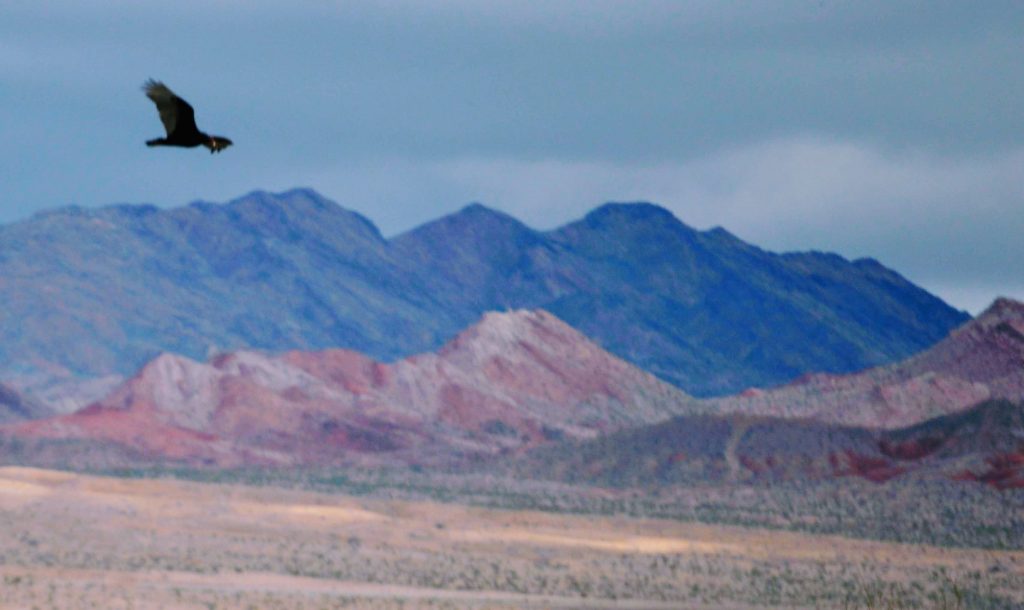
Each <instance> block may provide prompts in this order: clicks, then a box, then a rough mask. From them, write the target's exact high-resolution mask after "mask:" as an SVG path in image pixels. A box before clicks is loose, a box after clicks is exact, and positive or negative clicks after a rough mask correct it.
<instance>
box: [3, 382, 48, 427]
mask: <svg viewBox="0 0 1024 610" xmlns="http://www.w3.org/2000/svg"><path fill="white" fill-rule="evenodd" d="M52 414H53V413H52V412H51V411H50V410H49V409H47V408H46V406H45V405H43V404H41V403H39V402H38V401H35V400H32V399H30V398H25V397H24V396H22V395H21V394H19V393H18V392H16V391H15V390H14V389H12V388H9V387H7V386H5V385H4V384H2V383H0V424H4V423H8V422H15V421H20V420H23V419H36V418H40V417H46V416H47V415H52Z"/></svg>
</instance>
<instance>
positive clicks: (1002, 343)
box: [711, 299, 1024, 428]
mask: <svg viewBox="0 0 1024 610" xmlns="http://www.w3.org/2000/svg"><path fill="white" fill-rule="evenodd" d="M995 398H1003V399H1007V400H1014V401H1021V400H1024V303H1020V302H1017V301H1012V300H1010V299H998V300H996V301H995V303H993V304H992V305H991V306H990V307H989V308H988V309H987V310H986V311H985V312H984V313H982V314H981V315H980V316H979V317H978V318H977V319H975V320H972V321H971V322H968V323H967V324H964V325H963V326H962V327H960V328H959V329H957V330H955V331H953V332H952V333H951V334H950V336H949V337H947V338H946V339H944V340H943V341H941V342H939V343H938V344H936V345H935V346H934V347H932V348H931V349H928V350H926V351H924V352H922V353H921V354H918V355H917V356H914V357H913V358H910V359H908V360H904V361H903V362H900V363H897V364H894V365H890V366H885V367H879V368H874V369H869V370H867V371H864V372H862V373H857V374H853V375H826V374H815V375H807V376H805V377H802V378H801V379H799V380H797V381H794V382H793V383H791V384H788V385H785V386H781V387H778V388H774V389H770V390H752V391H747V392H743V393H742V394H739V395H736V396H730V397H726V398H722V399H717V400H715V401H711V405H713V408H714V410H716V411H718V412H722V413H749V414H757V415H773V416H781V417H811V418H814V419H817V420H819V421H822V422H828V423H837V424H845V425H856V426H868V427H881V428H898V427H902V426H908V425H912V424H915V423H918V422H922V421H925V420H927V419H930V418H933V417H938V416H942V415H947V414H950V413H956V412H959V411H962V410H964V409H966V408H968V407H971V406H973V405H975V404H978V403H979V402H982V401H984V400H988V399H995Z"/></svg>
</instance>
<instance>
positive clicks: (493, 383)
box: [0, 311, 698, 466]
mask: <svg viewBox="0 0 1024 610" xmlns="http://www.w3.org/2000/svg"><path fill="white" fill-rule="evenodd" d="M697 404H698V403H697V402H696V401H695V400H694V399H692V398H690V397H689V396H687V395H686V394H684V393H683V392H682V391H680V390H678V389H677V388H675V387H673V386H671V385H669V384H667V383H664V382H662V381H660V380H658V379H657V378H655V377H654V376H653V375H651V374H649V373H646V372H643V371H641V370H639V369H637V368H636V367H634V366H632V365H630V364H628V363H626V362H625V361H623V360H621V359H619V358H616V357H614V356H612V355H610V354H609V353H607V352H605V351H604V350H602V349H601V348H600V347H598V346H597V345H596V344H594V343H593V342H591V341H590V340H588V339H587V338H586V337H584V336H583V335H582V334H580V333H579V332H577V331H576V330H574V329H573V328H571V327H570V326H568V325H567V324H565V323H563V322H562V321H560V320H559V319H557V318H555V317H554V316H552V315H551V314H549V313H547V312H545V311H513V312H506V313H488V314H486V315H485V316H484V317H483V319H482V320H481V321H479V322H478V323H477V324H476V325H474V326H472V327H470V328H469V329H467V330H465V331H463V332H462V333H461V334H460V335H458V336H457V337H456V338H455V339H454V340H452V341H451V342H450V343H448V344H447V345H445V346H443V347H442V348H441V349H440V350H439V351H438V352H437V353H426V354H421V355H417V356H413V357H410V358H407V359H404V360H401V361H398V362H395V363H392V364H384V363H381V362H377V361H374V360H372V359H370V358H368V357H366V356H363V355H361V354H359V353H356V352H351V351H345V350H327V351H321V352H300V351H293V352H287V353H284V354H281V355H268V354H264V353H260V352H254V351H241V352H234V353H226V354H222V355H219V356H217V357H215V358H213V359H212V360H210V361H209V362H207V363H200V362H196V361H193V360H190V359H188V358H184V357H181V356H177V355H173V354H163V355H161V356H159V357H157V358H156V359H154V360H152V361H150V362H149V363H148V364H146V365H145V366H144V367H143V368H142V369H141V370H140V371H139V372H138V373H137V374H136V375H135V376H134V377H133V378H131V379H129V380H128V381H127V382H125V383H124V384H123V385H121V386H120V387H118V388H117V389H116V390H114V391H113V392H112V393H110V394H109V395H108V396H107V397H106V398H104V399H103V400H100V401H98V402H96V403H94V404H92V405H90V406H89V407H86V408H85V409H83V410H81V411H78V412H76V413H73V414H70V415H64V416H60V417H52V418H48V419H41V420H35V421H28V422H21V423H18V424H12V425H8V426H4V427H0V434H2V435H4V436H8V437H13V438H17V439H18V440H19V441H22V442H36V443H46V442H49V441H56V442H84V443H86V444H91V445H92V446H94V447H105V448H109V447H116V448H118V450H120V451H123V452H125V453H124V454H123V455H131V456H134V457H135V458H138V459H141V460H144V461H180V462H184V463H193V464H195V463H205V464H209V465H217V466H238V465H247V464H275V465H295V464H326V463H340V462H346V463H368V464H375V463H376V464H380V463H401V464H438V463H447V462H450V461H452V460H456V459H463V458H467V457H473V456H488V455H498V454H502V453H516V452H520V451H522V450H525V449H527V448H530V447H534V446H537V445H539V444H542V443H544V442H546V441H552V440H558V439H562V438H569V439H586V438H592V437H595V436H597V435H599V434H602V433H606V432H611V431H615V430H620V429H624V428H628V427H632V426H637V425H643V424H650V423H655V422H658V421H664V420H666V419H668V418H669V417H671V416H673V415H678V414H683V413H690V412H694V411H695V410H696V409H697V406H696V405H697Z"/></svg>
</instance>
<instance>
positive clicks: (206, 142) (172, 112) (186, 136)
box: [142, 79, 232, 154]
mask: <svg viewBox="0 0 1024 610" xmlns="http://www.w3.org/2000/svg"><path fill="white" fill-rule="evenodd" d="M142 90H143V91H145V92H146V97H148V98H149V99H151V100H153V103H154V104H156V109H157V110H158V111H160V122H162V123H163V124H164V129H166V130H167V137H166V138H156V139H155V140H147V141H146V146H184V147H186V148H194V147H196V146H199V145H200V144H202V145H203V146H205V147H207V148H209V149H210V154H213V153H215V152H220V151H222V150H224V149H225V148H227V147H228V146H231V144H232V142H231V140H229V139H227V138H225V137H222V136H211V135H209V134H205V133H203V132H201V131H199V128H198V127H196V117H195V111H193V110H192V106H190V105H189V103H188V102H186V101H185V100H183V99H181V98H180V97H178V96H177V95H175V94H174V92H173V91H171V90H170V89H168V88H167V85H165V84H163V83H161V82H160V81H156V80H153V79H149V80H148V81H146V84H144V85H142Z"/></svg>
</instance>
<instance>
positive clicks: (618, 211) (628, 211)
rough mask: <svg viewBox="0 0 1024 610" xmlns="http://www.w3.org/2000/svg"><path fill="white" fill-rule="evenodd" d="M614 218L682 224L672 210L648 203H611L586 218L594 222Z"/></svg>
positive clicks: (595, 210)
mask: <svg viewBox="0 0 1024 610" xmlns="http://www.w3.org/2000/svg"><path fill="white" fill-rule="evenodd" d="M613 217H621V218H629V219H633V220H637V219H653V220H662V221H664V220H671V221H675V222H681V221H680V220H679V219H678V218H676V215H675V214H673V213H672V212H671V211H670V210H668V209H666V208H663V207H662V206H660V205H658V204H655V203H650V202H647V201H633V202H619V201H610V202H608V203H605V204H604V205H601V206H598V207H597V208H595V209H594V210H592V211H591V212H590V213H589V214H587V215H586V216H585V218H586V219H593V220H596V219H604V218H613Z"/></svg>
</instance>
